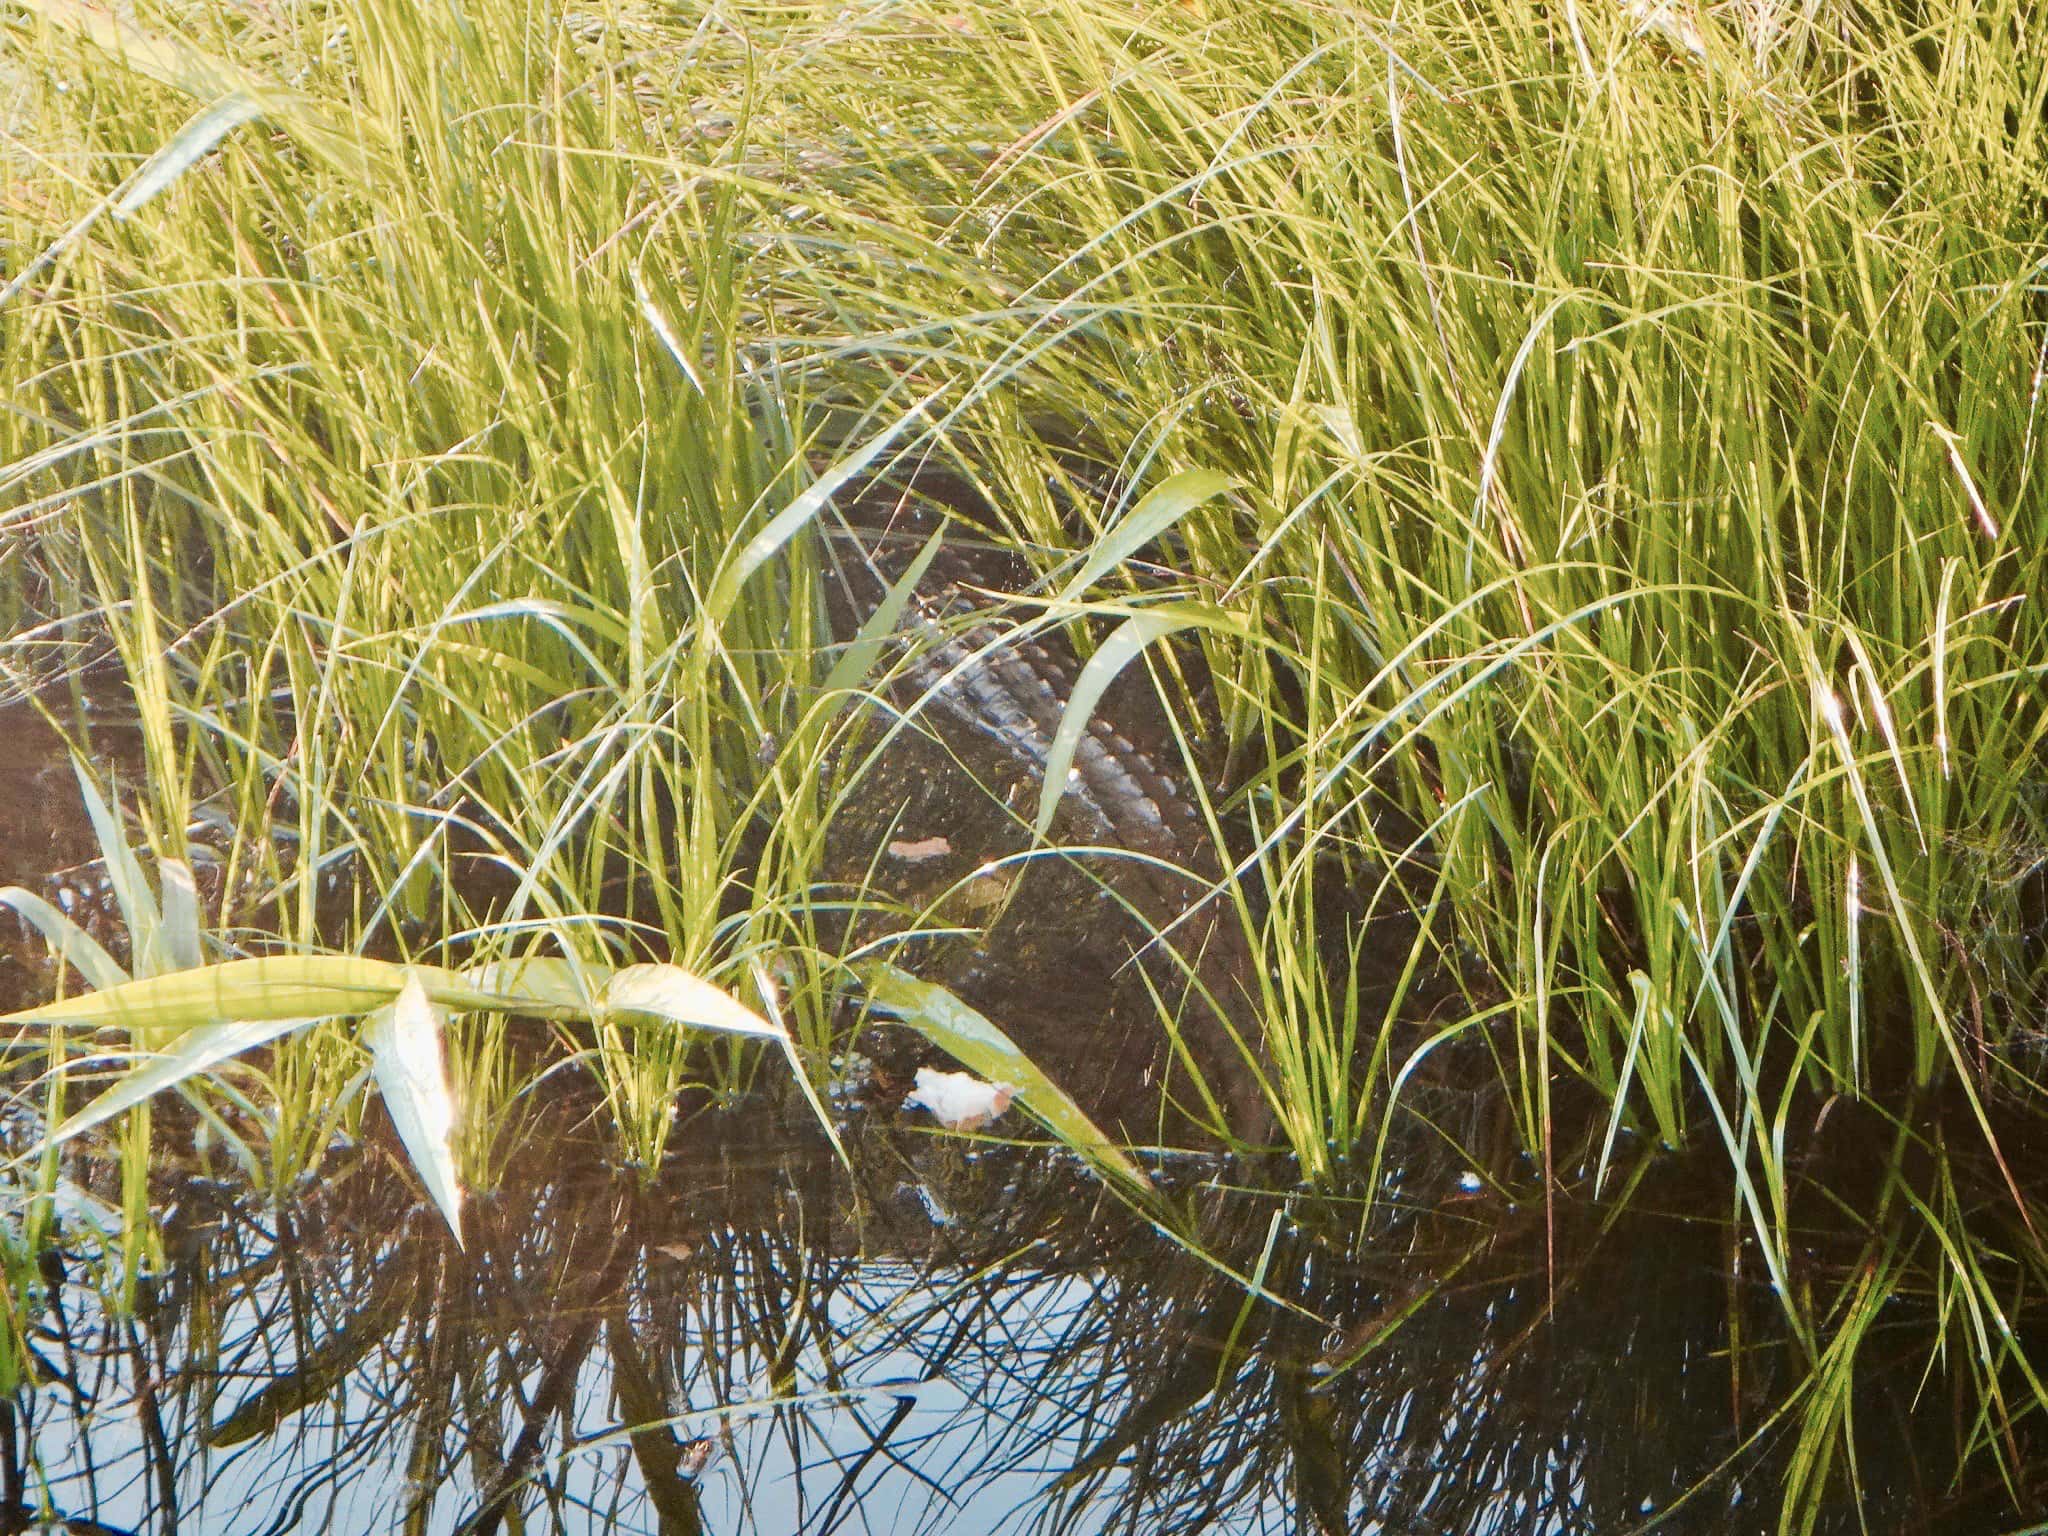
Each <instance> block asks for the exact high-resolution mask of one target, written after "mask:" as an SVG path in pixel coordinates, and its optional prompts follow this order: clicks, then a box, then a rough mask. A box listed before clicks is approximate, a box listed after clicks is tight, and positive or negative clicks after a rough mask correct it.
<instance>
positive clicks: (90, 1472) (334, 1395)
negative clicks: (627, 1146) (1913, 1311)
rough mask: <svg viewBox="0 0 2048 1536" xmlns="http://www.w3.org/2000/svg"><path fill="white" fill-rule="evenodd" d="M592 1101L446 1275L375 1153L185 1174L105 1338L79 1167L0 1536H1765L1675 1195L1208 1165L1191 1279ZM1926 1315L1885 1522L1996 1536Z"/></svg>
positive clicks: (1761, 1439) (401, 1177)
mask: <svg viewBox="0 0 2048 1536" xmlns="http://www.w3.org/2000/svg"><path fill="white" fill-rule="evenodd" d="M581 1118H582V1116H581V1114H580V1112H579V1111H578V1110H577V1109H576V1107H575V1106H571V1105H560V1106H556V1107H554V1108H553V1109H551V1110H550V1111H549V1113H548V1114H547V1115H546V1116H545V1117H544V1118H543V1120H541V1121H537V1122H532V1123H530V1124H529V1126H528V1134H527V1136H526V1137H524V1138H523V1139H522V1146H521V1147H520V1148H518V1149H516V1150H515V1151H514V1152H513V1153H512V1154H511V1155H510V1156H509V1158H508V1160H507V1162H506V1164H505V1166H504V1168H503V1170H502V1176H501V1179H500V1182H499V1183H498V1185H497V1187H496V1188H495V1189H494V1190H492V1191H491V1192H489V1193H487V1194H484V1195H482V1196H480V1197H478V1198H477V1199H476V1200H475V1202H474V1204H473V1206H472V1208H471V1211H470V1220H469V1224H468V1225H469V1232H468V1238H469V1243H468V1247H467V1248H466V1249H460V1248H457V1247H456V1245H455V1244H454V1243H453V1241H452V1240H451V1239H450V1238H449V1237H448V1235H447V1233H446V1231H445V1230H444V1229H443V1228H442V1227H441V1226H440V1225H439V1222H438V1218H436V1217H435V1216H434V1215H433V1214H432V1213H431V1211H430V1210H429V1209H428V1208H426V1207H424V1206H422V1205H420V1204H419V1203H418V1201H417V1199H416V1198H415V1194H414V1191H413V1188H412V1186H411V1185H410V1183H409V1176H408V1175H407V1174H406V1173H405V1172H404V1170H403V1169H402V1167H401V1166H400V1162H399V1160H398V1158H397V1156H396V1155H395V1154H394V1152H393V1151H392V1150H390V1149H389V1148H387V1147H385V1146H384V1145H381V1144H378V1143H375V1142H373V1143H371V1144H368V1145H351V1144H338V1145H336V1146H335V1147H333V1148H331V1149H330V1151H329V1153H328V1155H327V1157H326V1159H325V1161H324V1162H323V1164H322V1166H321V1167H320V1168H319V1169H318V1170H317V1171H316V1172H315V1173H314V1174H312V1175H310V1176H309V1177H307V1178H305V1179H304V1180H302V1181H301V1183H300V1185H299V1187H298V1188H297V1189H295V1190H293V1191H291V1192H289V1193H288V1194H287V1195H286V1196H285V1197H284V1198H281V1199H274V1198H271V1197H268V1196H263V1195H259V1194H257V1193H256V1192H254V1191H252V1190H251V1189H249V1188H248V1187H247V1186H246V1185H245V1184H242V1183H240V1182H238V1181H235V1180H232V1179H228V1178H224V1177H221V1176H219V1175H218V1172H217V1170H215V1169H213V1168H210V1167H208V1166H206V1163H205V1159H204V1158H203V1157H200V1156H198V1155H189V1156H187V1157H186V1158H185V1159H184V1162H185V1163H186V1166H184V1167H183V1168H173V1167H170V1166H166V1167H165V1168H164V1169H163V1170H162V1171H161V1173H160V1175H159V1177H158V1180H157V1183H158V1200H159V1202H160V1208H161V1210H162V1212H163V1231H164V1239H165V1249H164V1253H163V1255H162V1257H161V1259H158V1260H154V1261H152V1267H151V1269H150V1272H149V1273H147V1274H143V1275H137V1276H134V1277H132V1279H133V1282H134V1283H133V1293H134V1301H133V1307H132V1312H126V1313H124V1309H123V1307H122V1304H121V1295H122V1291H123V1287H124V1280H126V1279H129V1278H131V1277H129V1276H127V1275H126V1274H125V1272H124V1269H123V1260H122V1259H121V1257H120V1249H119V1244H118V1241H117V1239H116V1237H115V1234H116V1233H117V1231H118V1225H119V1220H118V1215H117V1213H116V1211H115V1210H114V1208H113V1201H114V1199H115V1198H117V1197H116V1196H115V1194H114V1191H113V1189H112V1188H111V1185H110V1180H111V1177H112V1174H111V1166H110V1165H109V1164H106V1163H102V1162H99V1161H96V1160H95V1159H94V1158H93V1157H92V1156H90V1155H81V1156H80V1157H78V1158H75V1159H73V1160H72V1161H71V1162H70V1163H69V1164H67V1168H66V1177H65V1179H64V1182H63V1184H62V1185H61V1186H60V1196H59V1201H58V1204H59V1206H60V1209H61V1215H62V1221H61V1233H62V1236H61V1239H60V1241H59V1242H58V1243H57V1244H56V1245H55V1246H54V1247H53V1248H52V1249H51V1250H50V1251H49V1252H48V1253H46V1254H45V1256H44V1257H43V1259H42V1261H41V1263H40V1265H39V1267H38V1268H37V1269H36V1270H35V1271H34V1272H33V1280H32V1283H31V1284H29V1285H28V1286H27V1288H26V1294H25V1296H24V1304H25V1305H26V1306H27V1308H28V1309H29V1312H30V1317H29V1318H28V1319H27V1320H28V1322H29V1332H30V1335H31V1337H32V1338H33V1340H34V1344H35V1352H36V1354H35V1361H34V1375H35V1376H36V1378H37V1384H36V1385H34V1386H33V1387H24V1389H23V1390H21V1391H20V1392H18V1393H17V1394H16V1395H15V1397H14V1398H13V1400H12V1401H11V1403H8V1404H6V1405H5V1407H4V1410H0V1414H4V1416H0V1453H4V1461H0V1470H4V1475H5V1479H6V1487H5V1494H6V1507H7V1508H8V1510H9V1511H10V1512H11V1526H10V1528H12V1529H31V1528H38V1527H36V1526H35V1524H34V1521H35V1519H36V1518H38V1517H39V1514H47V1515H53V1516H56V1517H58V1518H60V1519H63V1520H66V1521H68V1522H69V1524H68V1527H58V1528H68V1529H70V1530H72V1531H79V1532H105V1531H133V1532H142V1531H152V1532H169V1531H173V1530H187V1531H206V1532H248V1533H271V1532H284V1531H293V1530H299V1531H338V1532H385V1531H393V1530H408V1531H423V1532H458V1531H460V1532H482V1531H491V1530H505V1531H549V1532H553V1531H563V1532H582V1531H646V1532H659V1533H673V1532H697V1531H703V1532H720V1533H727V1532H730V1533H740V1532H747V1533H753V1532H761V1533H777V1536H780V1533H788V1532H799V1531H801V1532H820V1533H822V1532H828V1531H832V1532H840V1531H843V1532H866V1531H892V1532H896V1531H900V1532H932V1533H938V1532H951V1533H963V1536H966V1533H996V1532H1010V1531H1015V1532H1110V1531H1126V1532H1148V1533H1149V1532H1197V1531H1202V1532H1208V1531H1215V1532H1237V1531H1241V1532H1262V1533H1263V1532H1273V1533H1279V1532H1296V1531H1301V1532H1336V1531H1358V1532H1390V1533H1392V1532H1404V1533H1405V1532H1423V1531H1429V1532H1475V1533H1477V1532H1499V1533H1511V1532H1512V1533H1520V1532H1530V1533H1536V1532H1559V1533H1563V1532H1602V1533H1607V1532H1616V1533H1618V1532H1627V1531H1653V1530H1654V1531H1701V1532H1706V1531H1749V1530H1756V1531H1766V1530H1771V1529H1773V1528H1774V1527H1775V1524H1776V1519H1777V1513H1778V1511H1777V1504H1776V1497H1775V1490H1776V1488H1777V1486H1778V1483H1779V1480H1780V1479H1781V1477H1782V1475H1783V1472H1784V1458H1785V1455H1786V1453H1787V1452H1788V1450H1789V1448H1790V1447H1789V1441H1790V1434H1789V1429H1788V1425H1789V1420H1788V1419H1787V1418H1786V1416H1784V1415H1783V1414H1782V1412H1781V1411H1780V1410H1782V1408H1783V1406H1784V1403H1783V1400H1784V1398H1785V1396H1786V1393H1787V1392H1788V1390H1789V1389H1792V1388H1794V1387H1796V1386H1797V1384H1798V1383H1799V1381H1800V1380H1801V1379H1802V1375H1801V1372H1800V1370H1799V1368H1798V1361H1797V1358H1796V1351H1794V1350H1792V1349H1791V1348H1790V1346H1789V1345H1788V1344H1787V1341H1786V1340H1785V1339H1784V1338H1783V1337H1782V1333H1781V1331H1780V1330H1779V1329H1778V1328H1777V1326H1776V1320H1777V1317H1778V1314H1779V1309H1778V1308H1777V1306H1776V1304H1775V1302H1774V1300H1773V1296H1772V1293H1771V1291H1770V1289H1769V1287H1768V1286H1767V1285H1764V1284H1761V1283H1759V1282H1757V1281H1755V1280H1750V1279H1745V1278H1743V1273H1742V1271H1743V1266H1742V1263H1741V1257H1742V1246H1743V1245H1742V1243H1741V1241H1740V1240H1739V1238H1738V1237H1737V1236H1736V1235H1734V1233H1733V1232H1731V1229H1729V1228H1728V1227H1726V1226H1725V1225H1722V1224H1719V1223H1715V1222H1704V1221H1700V1220H1697V1219H1683V1218H1680V1217H1678V1216H1675V1215H1663V1214H1659V1209H1658V1207H1659V1200H1658V1198H1657V1189H1656V1187H1655V1186H1656V1185H1657V1183H1658V1182H1659V1179H1657V1178H1653V1179H1652V1180H1650V1181H1649V1184H1648V1185H1647V1186H1645V1187H1644V1188H1641V1189H1639V1190H1638V1192H1637V1198H1636V1200H1635V1201H1634V1202H1632V1204H1631V1206H1630V1209H1629V1213H1628V1214H1627V1215H1626V1216H1625V1217H1623V1218H1621V1219H1619V1220H1615V1219H1614V1218H1613V1217H1612V1213H1603V1212H1602V1211H1600V1210H1599V1209H1597V1208H1592V1207H1587V1208H1580V1207H1577V1206H1572V1205H1567V1206H1563V1207H1560V1208H1556V1209H1553V1210H1552V1211H1551V1212H1549V1213H1547V1214H1546V1213H1545V1212H1543V1211H1542V1210H1541V1208H1540V1207H1532V1208H1527V1209H1524V1208H1519V1207H1517V1206H1515V1205H1514V1204H1513V1203H1512V1202H1511V1201H1508V1200H1505V1199H1503V1198H1502V1196H1501V1195H1499V1194H1498V1193H1497V1192H1494V1191H1473V1190H1469V1189H1467V1188H1466V1187H1465V1185H1466V1184H1467V1183H1469V1182H1470V1181H1469V1180H1462V1181H1461V1180H1459V1179H1458V1178H1456V1177H1451V1178H1447V1179H1443V1180H1441V1181H1439V1182H1437V1183H1435V1184H1433V1185H1432V1184H1431V1182H1430V1179H1428V1178H1424V1179H1420V1180H1418V1179H1416V1178H1415V1177H1414V1176H1413V1175H1412V1173H1411V1176H1410V1178H1409V1179H1408V1180H1407V1182H1409V1183H1410V1184H1412V1185H1415V1188H1414V1190H1413V1192H1411V1193H1408V1194H1403V1193H1400V1192H1398V1191H1396V1192H1393V1193H1389V1192H1387V1191H1385V1190H1382V1191H1381V1192H1379V1196H1378V1198H1376V1199H1375V1200H1374V1201H1373V1202H1372V1205H1371V1208H1370V1209H1369V1210H1368V1209H1367V1208H1366V1205H1365V1203H1364V1202H1363V1201H1342V1200H1332V1199H1328V1198H1323V1199H1319V1200H1316V1201H1314V1202H1309V1201H1306V1200H1303V1199H1292V1200H1290V1199H1287V1198H1284V1197H1281V1196H1277V1195H1273V1194H1258V1193H1249V1192H1242V1191H1239V1190H1236V1189H1235V1188H1234V1187H1233V1172H1232V1170H1231V1169H1229V1168H1228V1167H1227V1166H1225V1165H1222V1164H1220V1163H1212V1162H1200V1161H1193V1160H1190V1161H1187V1162H1184V1163H1180V1164H1177V1165H1174V1166H1171V1167H1169V1168H1166V1169H1163V1170H1162V1172H1163V1174H1164V1176H1166V1177H1168V1178H1170V1179H1172V1180H1174V1181H1176V1182H1177V1184H1178V1193H1177V1197H1176V1198H1177V1201H1178V1203H1179V1206H1180V1208H1181V1209H1182V1210H1184V1211H1185V1212H1186V1213H1187V1216H1188V1220H1189V1226H1190V1231H1192V1232H1194V1233H1196V1234H1198V1235H1199V1237H1200V1239H1201V1241H1202V1243H1203V1245H1204V1247H1205V1248H1206V1249H1207V1251H1208V1255H1209V1256H1208V1257H1207V1258H1206V1259H1205V1258H1201V1257H1196V1256H1193V1255H1191V1254H1190V1253H1189V1252H1188V1251H1187V1250H1186V1248H1185V1247H1184V1246H1182V1245H1181V1244H1180V1243H1177V1242H1175V1241H1173V1240H1171V1239H1169V1238H1168V1237H1166V1236H1163V1235H1162V1234H1161V1233H1160V1232H1159V1231H1157V1230H1155V1229H1153V1228H1152V1227H1150V1226H1148V1225H1147V1224H1144V1223H1142V1222H1139V1221H1136V1220H1134V1219H1131V1218H1130V1217H1129V1216H1128V1215H1127V1214H1126V1213H1123V1212H1120V1211H1119V1210H1117V1209H1116V1208H1115V1207H1114V1206H1113V1204H1111V1203H1110V1202H1108V1201H1107V1200H1106V1199H1105V1198H1104V1197H1103V1196H1101V1195H1100V1194H1099V1192H1098V1191H1097V1189H1096V1187H1095V1186H1094V1185H1093V1183H1092V1182H1091V1181H1090V1179H1089V1178H1088V1176H1087V1175H1086V1174H1085V1173H1084V1172H1083V1171H1082V1170H1080V1169H1079V1168H1078V1167H1077V1166H1076V1165H1073V1164H1071V1163H1069V1162H1067V1161H1066V1160H1064V1159H1063V1158H1061V1157H1059V1156H1057V1155H1049V1154H1046V1153H1043V1152H1036V1151H1027V1150H1018V1149H1014V1148H1008V1147H1002V1146H996V1145H985V1146H979V1147H977V1146H973V1145H968V1144H963V1143H962V1142H961V1141H959V1140H958V1139H956V1138H951V1137H943V1136H939V1135H935V1134H925V1133H921V1132H917V1131H915V1130H910V1129H906V1128H903V1127H900V1126H890V1127H875V1128H873V1129H872V1130H871V1131H869V1132H868V1133H866V1134H862V1135H859V1136H857V1137H856V1140H855V1143H854V1149H853V1150H854V1156H853V1163H852V1168H851V1169H850V1170H849V1169H848V1168H846V1167H843V1166H841V1165H839V1164H838V1163H836V1162H835V1161H834V1160H832V1159H831V1158H830V1157H829V1156H827V1155H825V1154H824V1153H823V1152H822V1151H821V1150H819V1149H817V1148H815V1147H813V1146H811V1145H809V1144H808V1143H809V1141H810V1137H808V1136H807V1135H806V1133H805V1131H804V1130H803V1128H802V1127H801V1125H800V1123H792V1124H790V1125H787V1126H784V1125H780V1124H777V1123H776V1122H775V1120H774V1117H773V1116H772V1115H769V1114H766V1113H763V1112H759V1111H758V1110H757V1111H754V1112H748V1113H739V1112H725V1113H720V1114H707V1115H706V1116H704V1117H702V1118H701V1119H700V1120H699V1121H697V1122H695V1123H694V1124H693V1125H692V1127H691V1128H690V1129H691V1135H689V1136H688V1137H686V1138H685V1141H686V1147H685V1150H684V1151H682V1152H681V1153H680V1154H679V1155H678V1156H676V1157H675V1158H673V1159H672V1160H671V1161H670V1162H669V1164H667V1165H666V1166H664V1167H663V1168H661V1169H660V1170H658V1171H657V1172H656V1173H655V1174H654V1175H653V1176H652V1177H648V1176H646V1175H645V1174H644V1173H643V1172H641V1171H636V1170H621V1169H615V1168H609V1167H607V1166H606V1165H605V1163H604V1161H603V1156H602V1152H601V1149H600V1148H599V1146H598V1145H597V1143H596V1141H595V1139H594V1138H592V1137H589V1136H587V1135H586V1134H584V1133H582V1132H580V1131H579V1129H578V1122H579V1120H580V1119H581ZM176 1135H177V1132H176V1131H175V1127H174V1126H173V1127H167V1129H166V1144H167V1145H168V1144H171V1142H172V1141H174V1140H175V1138H176ZM168 1161H169V1160H167V1163H168ZM1603 1227H1604V1228H1605V1230H1603ZM15 1230H16V1231H17V1233H18V1231H19V1228H18V1227H17V1228H16V1229H15ZM1226 1268H1227V1269H1234V1270H1236V1271H1237V1272H1238V1274H1239V1275H1248V1276H1255V1277H1256V1278H1257V1279H1258V1281H1259V1283H1260V1288H1261V1290H1262V1291H1263V1292H1264V1293H1265V1296H1266V1298H1267V1299H1264V1300H1260V1299H1253V1300H1249V1301H1248V1300H1247V1299H1246V1293H1245V1289H1244V1287H1243V1286H1242V1285H1241V1284H1240V1283H1238V1281H1236V1280H1233V1279H1232V1278H1230V1277H1229V1276H1228V1275H1227V1274H1225V1273H1223V1270H1224V1269H1226ZM1915 1322H1916V1320H1915V1319H1912V1318H1908V1317H1901V1318H1900V1319H1899V1330H1900V1338H1899V1347H1898V1348H1895V1349H1887V1348H1879V1349H1875V1350H1873V1351H1872V1352H1871V1358H1872V1359H1873V1360H1877V1359H1884V1360H1889V1361H1891V1362H1893V1364H1894V1365H1895V1367H1896V1368H1895V1369H1888V1370H1886V1369H1879V1370H1872V1371H1870V1372H1868V1373H1867V1377H1866V1379H1865V1380H1864V1381H1863V1382H1862V1383H1860V1385H1859V1391H1860V1393H1861V1394H1862V1396H1861V1398H1860V1399H1859V1429H1860V1430H1861V1431H1862V1432H1863V1439H1862V1442H1861V1447H1860V1448H1861V1451H1862V1460H1861V1463H1860V1467H1859V1474H1860V1477H1861V1480H1862V1482H1863V1486H1864V1504H1865V1510H1864V1513H1865V1516H1866V1518H1868V1519H1869V1520H1871V1521H1872V1524H1871V1525H1870V1527H1869V1528H1870V1529H1876V1530H1885V1531H1902V1530H1914V1529H1927V1530H1937V1529H1939V1530H1960V1531H1975V1530H1986V1531H1989V1530H2013V1529H2019V1528H2023V1526H2024V1513H2023V1511H2022V1510H2020V1509H2018V1508H2015V1506H2014V1502H2013V1497H2012V1495H2009V1494H2008V1493H2007V1492H2006V1491H2005V1490H2004V1489H2003V1488H2001V1487H2000V1486H1999V1485H1998V1483H1997V1479H1996V1477H1995V1475H1993V1476H1988V1477H1987V1476H1983V1475H1979V1476H1976V1477H1975V1479H1974V1481H1973V1482H1972V1483H1970V1484H1965V1485H1951V1483H1950V1477H1949V1473H1950V1470H1951V1466H1952V1456H1951V1455H1946V1454H1945V1451H1944V1447H1949V1448H1952V1446H1953V1444H1954V1436H1955V1434H1956V1432H1957V1429H1958V1426H1956V1425H1954V1424H1950V1423H1947V1422H1945V1416H1944V1415H1943V1414H1941V1413H1938V1412H1937V1413H1929V1412H1926V1411H1925V1410H1926V1407H1927V1405H1926V1404H1925V1403H1924V1402H1922V1403H1921V1404H1920V1405H1919V1411H1914V1409H1913V1407H1912V1405H1913V1403H1914V1400H1915V1397H1916V1394H1921V1393H1923V1392H1924V1391H1925V1390H1926V1386H1925V1383H1924V1381H1923V1379H1922V1371H1923V1369H1924V1365H1925V1355H1924V1349H1922V1348H1920V1347H1919V1343H1918V1341H1919V1340H1920V1339H1921V1338H1922V1335H1921V1334H1920V1333H1918V1332H1916V1328H1915ZM1837 1514H1838V1518H1834V1519H1824V1520H1823V1521H1822V1523H1821V1528H1822V1529H1842V1530H1848V1529H1855V1528H1856V1524H1855V1521H1854V1518H1853V1515H1852V1511H1851V1508H1850V1506H1849V1503H1848V1501H1847V1500H1844V1501H1842V1504H1841V1507H1840V1509H1839V1510H1838V1512H1837Z"/></svg>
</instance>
